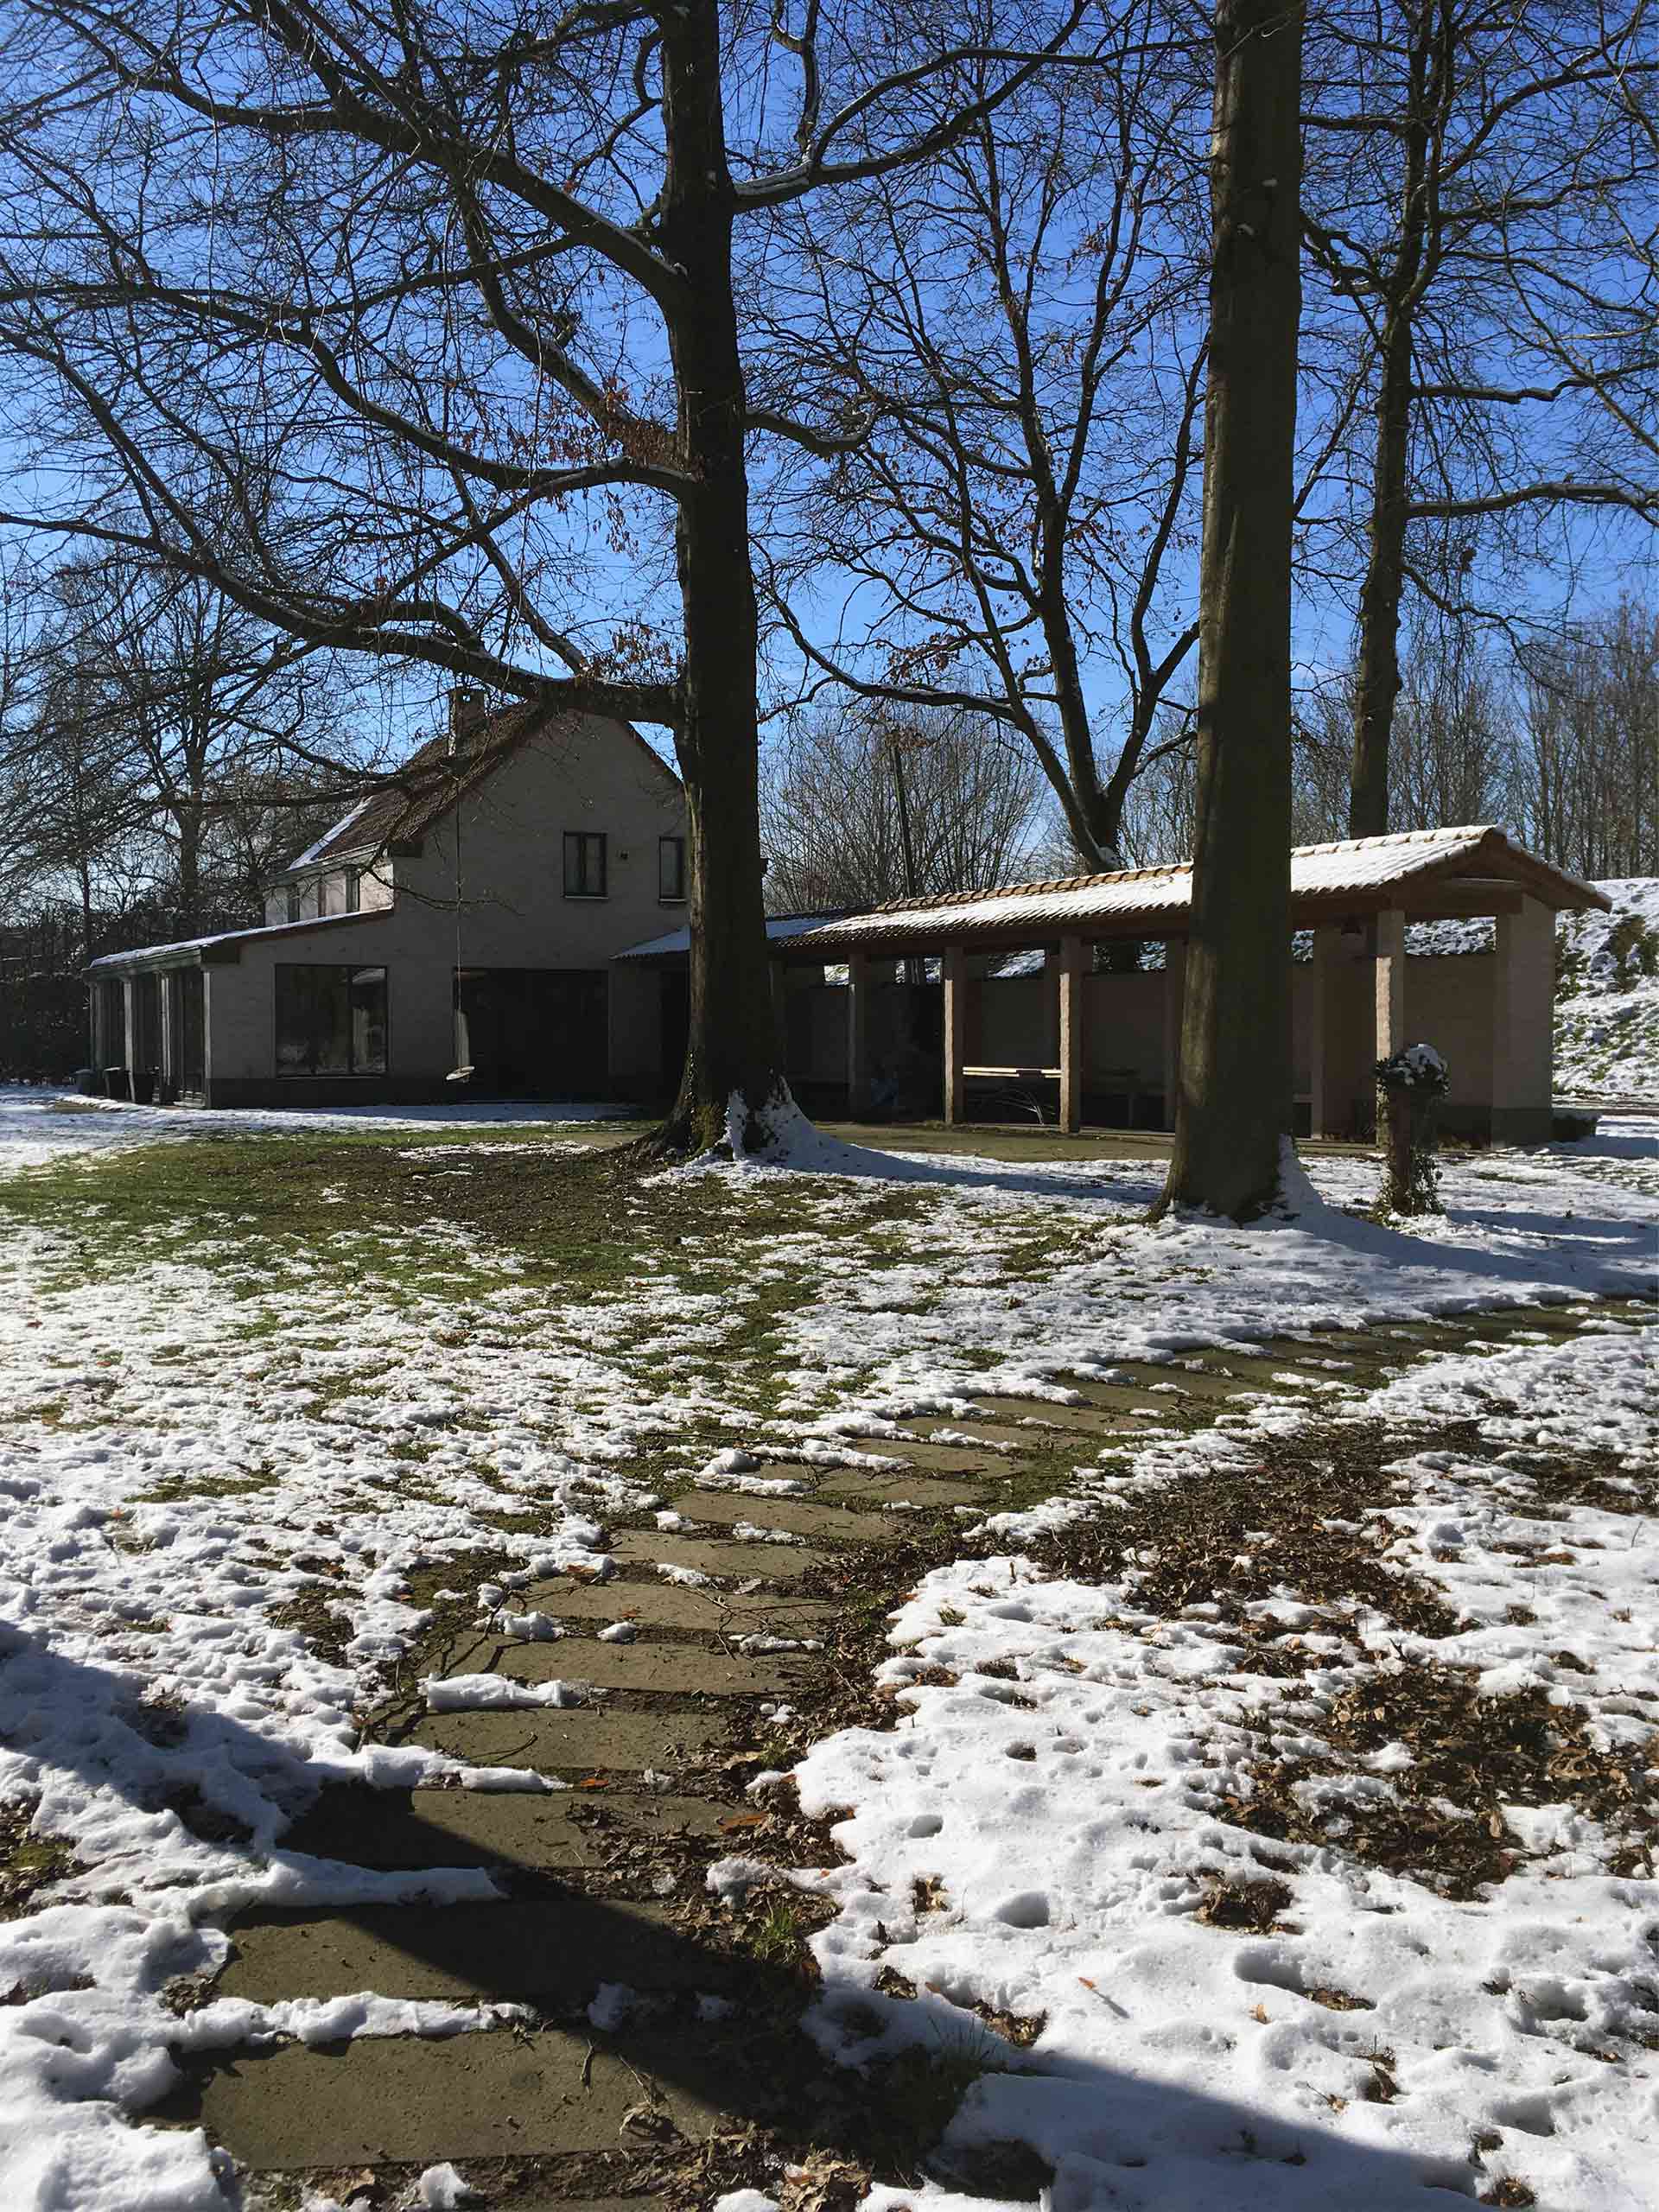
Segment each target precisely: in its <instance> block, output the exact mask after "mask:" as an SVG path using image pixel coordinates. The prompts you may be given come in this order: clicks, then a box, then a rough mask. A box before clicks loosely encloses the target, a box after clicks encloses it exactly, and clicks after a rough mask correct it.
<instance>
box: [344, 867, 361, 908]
mask: <svg viewBox="0 0 1659 2212" xmlns="http://www.w3.org/2000/svg"><path fill="white" fill-rule="evenodd" d="M345 911H346V912H347V913H348V914H359V913H361V912H362V911H363V871H362V869H361V868H347V869H346V908H345Z"/></svg>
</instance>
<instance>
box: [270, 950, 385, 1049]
mask: <svg viewBox="0 0 1659 2212" xmlns="http://www.w3.org/2000/svg"><path fill="white" fill-rule="evenodd" d="M385 1071H386V971H385V969H384V968H335V967H323V966H321V965H312V964H310V963H307V964H306V965H304V966H301V965H298V964H296V963H294V964H291V963H286V962H282V963H278V965H277V1074H278V1075H384V1074H385Z"/></svg>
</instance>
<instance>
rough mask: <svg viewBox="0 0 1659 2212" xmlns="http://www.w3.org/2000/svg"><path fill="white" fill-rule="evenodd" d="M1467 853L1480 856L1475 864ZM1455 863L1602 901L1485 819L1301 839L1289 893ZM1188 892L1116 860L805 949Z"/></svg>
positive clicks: (1147, 910)
mask: <svg viewBox="0 0 1659 2212" xmlns="http://www.w3.org/2000/svg"><path fill="white" fill-rule="evenodd" d="M1471 863H1477V864H1478V865H1476V866H1473V867H1472V868H1471ZM1460 872H1470V873H1475V874H1481V875H1483V876H1494V875H1495V876H1498V877H1501V878H1505V879H1508V880H1511V881H1516V882H1519V883H1522V884H1523V885H1524V886H1525V887H1526V888H1527V889H1528V890H1529V891H1531V892H1533V893H1535V895H1537V896H1538V897H1540V898H1541V899H1543V900H1544V901H1545V903H1546V904H1548V905H1549V906H1555V907H1558V908H1560V907H1586V906H1601V905H1603V904H1604V903H1605V901H1604V899H1603V894H1602V893H1600V892H1599V891H1598V890H1596V888H1595V887H1594V886H1593V885H1591V884H1588V883H1581V882H1580V880H1578V878H1577V877H1576V876H1571V875H1567V874H1564V873H1563V872H1562V871H1561V870H1560V869H1559V868H1552V867H1551V866H1550V865H1549V863H1548V861H1541V860H1539V859H1538V858H1537V857H1536V855H1534V854H1531V853H1529V852H1527V851H1526V850H1524V849H1523V848H1522V847H1521V846H1519V845H1517V844H1515V843H1514V842H1512V841H1511V840H1510V838H1509V837H1507V836H1505V835H1504V833H1503V830H1501V829H1495V828H1493V827H1492V826H1491V824H1490V823H1471V824H1468V825H1466V826H1464V827H1462V828H1459V829H1411V830H1402V831H1400V832H1397V833H1395V835H1392V836H1386V837H1351V838H1344V839H1342V840H1340V841H1338V842H1333V843H1331V844H1325V845H1302V846H1299V847H1298V848H1297V849H1296V850H1295V851H1294V852H1293V853H1292V855H1291V856H1290V894H1291V898H1292V900H1293V902H1295V901H1300V900H1306V901H1309V902H1322V903H1330V902H1334V901H1336V900H1338V899H1342V898H1344V897H1352V898H1354V899H1357V900H1359V901H1360V902H1361V903H1365V902H1367V901H1372V900H1375V899H1376V896H1377V894H1378V893H1382V892H1383V891H1387V890H1390V889H1392V888H1394V887H1396V886H1397V887H1404V886H1406V885H1407V884H1408V883H1409V882H1411V881H1412V880H1414V879H1422V878H1426V877H1431V876H1447V877H1452V878H1455V877H1456V876H1457V875H1458V874H1459V873H1460ZM1191 905H1192V863H1191V862H1190V861H1182V862H1180V863H1179V864H1177V863H1170V864H1168V865H1166V866H1163V867H1160V868H1122V869H1119V870H1116V872H1114V873H1113V874H1109V875H1079V876H1068V877H1063V878H1060V879H1058V880H1054V881H1052V882H1046V883H1016V884H1010V885H1008V886H1007V887H1006V888H1004V889H1001V890H998V891H984V892H955V893H950V894H949V895H948V896H946V897H944V898H937V899H896V900H894V901H893V903H892V904H891V905H889V906H877V907H874V908H873V909H872V910H871V912H868V913H865V914H855V915H850V916H849V917H848V918H846V919H844V920H842V921H839V922H833V923H830V924H829V925H827V926H826V927H825V928H823V929H822V930H820V931H815V932H813V934H812V945H811V950H813V951H815V952H816V951H817V950H818V948H819V946H820V945H821V944H822V945H823V948H824V949H825V950H829V949H830V948H831V947H836V948H843V947H845V948H851V947H855V946H857V945H859V944H863V943H868V942H873V941H880V942H883V943H887V942H899V943H915V942H918V941H920V940H923V939H927V940H931V941H932V942H935V943H937V942H938V941H940V940H942V939H946V938H958V937H967V938H971V937H980V936H995V937H999V938H1004V939H1007V938H1013V937H1014V935H1015V933H1016V932H1017V931H1019V930H1020V929H1021V928H1026V927H1029V928H1030V929H1031V930H1033V931H1036V932H1038V933H1039V934H1041V933H1043V932H1045V931H1050V930H1058V929H1060V928H1063V927H1065V925H1068V924H1070V925H1074V926H1075V925H1078V924H1082V925H1088V924H1090V923H1096V924H1105V925H1113V924H1116V925H1120V926H1128V925H1131V924H1134V923H1145V924H1146V925H1148V926H1155V925H1157V924H1158V923H1160V922H1164V923H1169V922H1173V921H1175V920H1177V919H1178V918H1184V917H1185V914H1186V913H1187V912H1188V910H1189V908H1190V907H1191Z"/></svg>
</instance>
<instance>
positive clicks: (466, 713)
mask: <svg viewBox="0 0 1659 2212" xmlns="http://www.w3.org/2000/svg"><path fill="white" fill-rule="evenodd" d="M489 718H490V702H489V695H488V693H487V692H486V691H483V690H480V688H479V687H478V686H477V685H476V684H473V683H458V684H457V685H456V686H455V688H454V690H453V691H452V692H451V693H450V694H449V750H450V752H451V753H465V752H467V750H468V749H469V748H470V747H472V746H474V744H476V743H477V741H478V740H479V739H480V737H481V736H482V735H483V734H484V729H485V726H486V723H487V722H488V721H489Z"/></svg>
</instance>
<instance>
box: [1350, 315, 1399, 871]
mask: <svg viewBox="0 0 1659 2212" xmlns="http://www.w3.org/2000/svg"><path fill="white" fill-rule="evenodd" d="M1410 440H1411V319H1410V317H1409V315H1408V314H1406V313H1405V312H1404V311H1403V310H1401V309H1395V310H1394V311H1392V312H1391V313H1390V314H1389V319H1388V322H1387V325H1386V327H1385V329H1384V332H1383V360H1382V388H1381V390H1380V391H1379V393H1378V395H1377V403H1376V454H1375V458H1374V461H1373V464H1372V473H1371V518H1370V530H1369V532H1368V543H1367V548H1366V561H1365V578H1364V582H1363V583H1362V585H1361V586H1360V593H1359V658H1358V668H1357V680H1356V685H1355V692H1356V696H1355V701H1354V765H1353V780H1352V783H1351V785H1350V789H1349V797H1348V835H1349V836H1351V837H1381V836H1383V835H1385V833H1386V832H1387V829H1388V827H1389V739H1390V737H1391V735H1392V734H1393V730H1394V709H1395V702H1396V701H1397V700H1398V698H1399V696H1400V601H1401V596H1402V593H1403V591H1404V589H1405V581H1406V461H1407V454H1408V448H1409V445H1410Z"/></svg>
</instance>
